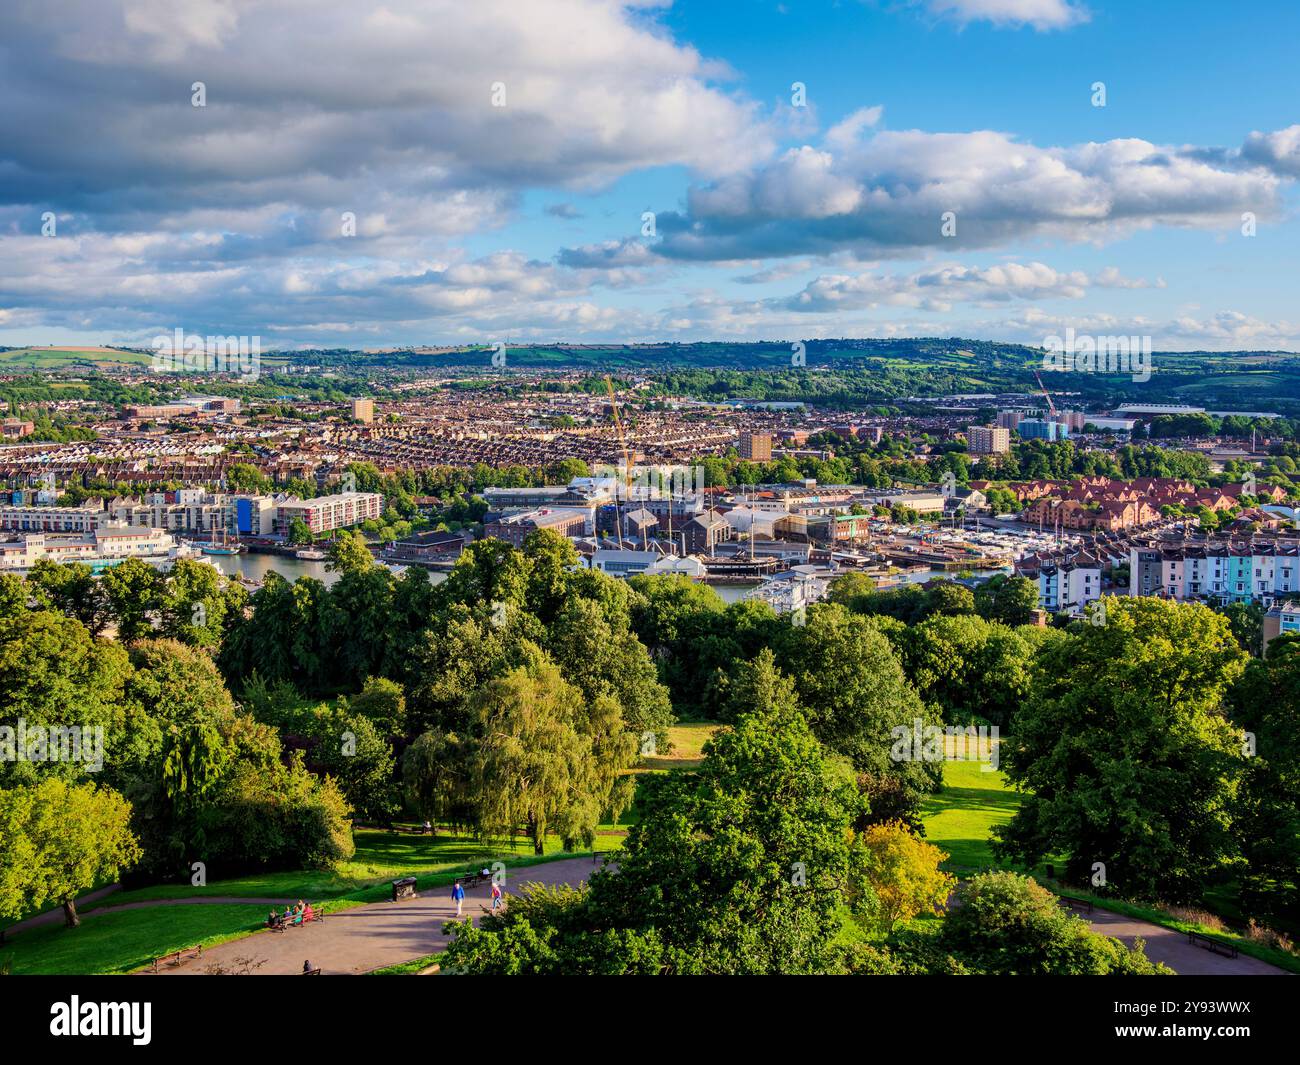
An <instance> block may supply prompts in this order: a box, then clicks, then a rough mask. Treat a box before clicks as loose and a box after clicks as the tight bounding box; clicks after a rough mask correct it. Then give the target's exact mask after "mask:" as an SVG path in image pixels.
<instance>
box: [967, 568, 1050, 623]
mask: <svg viewBox="0 0 1300 1065" xmlns="http://www.w3.org/2000/svg"><path fill="white" fill-rule="evenodd" d="M975 609H976V611H977V612H978V613H979V615H980V617H982V618H984V619H985V620H986V621H1001V622H1003V623H1004V624H1006V625H1026V624H1028V623H1029V620H1030V618H1031V617H1032V616H1033V612H1034V611H1035V610H1037V609H1038V586H1037V585H1035V584H1034V582H1033V581H1031V580H1030V579H1029V578H1028V577H1008V576H1006V574H1003V573H999V574H997V575H995V576H993V577H990V578H989V579H988V580H987V581H985V582H984V583H983V584H981V585H980V586H979V587H978V588H976V589H975Z"/></svg>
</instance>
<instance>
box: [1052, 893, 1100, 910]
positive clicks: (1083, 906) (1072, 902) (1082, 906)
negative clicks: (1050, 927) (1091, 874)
mask: <svg viewBox="0 0 1300 1065" xmlns="http://www.w3.org/2000/svg"><path fill="white" fill-rule="evenodd" d="M1060 900H1061V901H1062V902H1063V903H1065V905H1067V906H1070V907H1072V908H1074V909H1076V910H1083V911H1084V913H1092V911H1093V905H1092V902H1091V901H1090V900H1088V899H1072V898H1070V897H1069V896H1067V895H1061V896H1060Z"/></svg>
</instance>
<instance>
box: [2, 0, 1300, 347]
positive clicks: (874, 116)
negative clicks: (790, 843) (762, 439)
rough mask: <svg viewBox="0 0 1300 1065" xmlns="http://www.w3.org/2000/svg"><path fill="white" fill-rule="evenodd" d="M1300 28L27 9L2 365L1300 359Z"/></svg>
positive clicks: (936, 2) (1109, 19) (574, 10)
mask: <svg viewBox="0 0 1300 1065" xmlns="http://www.w3.org/2000/svg"><path fill="white" fill-rule="evenodd" d="M1298 8H1300V5H1294V4H1292V3H1287V2H1283V0H1265V2H1258V0H1257V2H1251V0H1245V2H1242V3H1237V4H1234V5H1224V4H1217V3H1208V2H1184V3H1174V2H1167V0H1143V2H1142V3H1132V2H1128V3H1120V2H1106V0H841V2H830V0H804V2H799V0H787V2H786V3H772V2H769V0H753V2H748V0H745V2H727V0H677V2H676V3H673V4H671V5H667V4H661V3H639V4H623V3H614V2H607V0H532V2H530V3H529V4H527V5H521V4H518V3H515V2H512V0H483V2H480V3H476V4H474V5H472V7H466V5H463V4H456V3H453V2H451V0H392V2H390V3H388V4H386V5H384V6H382V7H380V8H376V9H374V10H372V11H371V12H370V13H369V14H366V15H358V14H357V12H356V10H355V8H354V7H353V6H351V5H349V4H346V3H342V2H325V0H312V2H304V3H300V4H285V3H278V4H273V3H269V2H264V0H168V2H164V0H102V2H99V3H89V2H86V0H42V2H41V3H37V2H35V0H18V2H16V3H14V4H11V5H8V6H7V7H6V8H5V10H4V12H3V13H2V14H0V100H3V101H4V103H2V104H0V343H3V344H25V343H72V342H87V343H89V342H97V343H148V341H149V339H150V338H151V337H153V336H155V335H157V334H160V333H168V334H170V333H171V332H172V331H173V330H174V329H175V328H178V327H179V328H183V329H185V330H187V331H191V332H200V333H221V334H232V333H235V334H249V335H258V336H260V337H261V338H262V343H263V346H264V347H276V346H318V345H319V346H349V347H384V346H390V345H399V344H400V345H405V344H441V343H468V342H495V341H497V340H510V341H525V340H537V341H549V340H570V341H578V342H592V341H598V340H619V341H637V340H657V339H675V340H692V339H714V338H717V339H783V340H797V339H802V338H812V337H821V336H917V335H929V336H933V335H942V336H950V335H962V336H975V337H980V338H985V339H1003V340H1014V341H1021V342H1028V343H1041V342H1042V340H1043V338H1044V337H1046V336H1047V335H1050V334H1053V333H1060V332H1062V331H1063V330H1064V329H1065V328H1066V327H1073V328H1075V329H1076V331H1077V332H1082V333H1088V332H1092V333H1116V332H1123V333H1130V334H1143V335H1150V336H1151V337H1152V338H1153V343H1154V346H1155V347H1157V348H1160V349H1192V348H1202V347H1204V348H1212V349H1227V350H1231V349H1238V348H1251V349H1255V348H1266V349H1272V348H1285V349H1295V350H1300V310H1297V309H1296V308H1295V306H1294V298H1293V295H1292V294H1293V292H1294V289H1295V278H1296V276H1297V274H1296V269H1295V268H1296V265H1297V263H1296V259H1297V252H1296V249H1297V247H1300V241H1298V240H1297V238H1298V237H1300V228H1298V227H1297V223H1296V221H1295V218H1294V214H1295V204H1296V189H1295V186H1296V183H1297V180H1300V124H1298V123H1300V114H1297V111H1298V110H1300V107H1297V101H1300V93H1298V92H1297V88H1298V87H1300V85H1298V81H1300V78H1298V77H1297V74H1296V70H1295V64H1294V60H1293V59H1292V57H1291V56H1290V54H1288V53H1290V52H1292V51H1294V42H1295V40H1296V39H1297V31H1300V10H1298ZM196 82H202V84H203V93H204V95H203V106H201V107H196V106H193V104H194V102H195V100H194V97H193V93H192V91H191V89H192V86H193V85H194V84H195V83H196ZM794 82H800V83H802V84H803V85H804V86H805V87H806V99H805V100H804V101H803V103H804V106H792V95H791V86H792V83H794ZM1095 82H1102V83H1104V85H1105V97H1106V101H1105V106H1104V107H1098V106H1094V104H1093V96H1094V91H1093V88H1092V86H1093V84H1094V83H1095ZM497 86H499V87H500V90H501V91H500V93H497V92H496V87H497ZM647 211H649V212H653V214H654V221H655V225H654V231H653V233H652V234H649V235H647V234H646V233H643V221H642V219H643V212H647ZM946 212H952V225H953V226H955V232H953V233H947V232H945V231H944V228H943V223H942V218H943V217H944V216H945V213H946ZM1247 213H1249V214H1251V215H1253V216H1254V218H1255V226H1254V235H1252V236H1247V235H1244V233H1243V216H1244V215H1246V214H1247ZM51 215H52V216H53V220H54V225H53V232H52V233H50V232H49V230H50V228H51V227H50V224H49V219H50V216H51ZM349 215H350V216H352V217H354V218H355V226H354V232H351V233H348V232H346V230H347V223H346V218H347V217H349ZM43 226H44V228H45V230H46V232H45V233H44V234H43V233H42V228H43ZM950 228H951V226H950Z"/></svg>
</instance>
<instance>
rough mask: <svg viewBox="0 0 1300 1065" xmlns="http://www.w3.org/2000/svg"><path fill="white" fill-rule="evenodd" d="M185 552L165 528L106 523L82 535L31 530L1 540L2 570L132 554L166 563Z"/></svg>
mask: <svg viewBox="0 0 1300 1065" xmlns="http://www.w3.org/2000/svg"><path fill="white" fill-rule="evenodd" d="M185 554H186V552H183V551H181V550H180V549H179V548H178V547H177V545H176V541H175V540H174V539H173V538H172V537H171V536H170V535H168V534H167V533H165V532H163V531H162V530H161V529H142V528H131V527H128V526H115V525H105V526H103V527H101V528H99V529H96V530H95V531H94V532H90V533H84V534H82V535H80V536H53V535H46V534H45V533H31V534H29V535H27V536H24V537H22V538H21V539H18V540H12V541H6V542H3V543H0V572H9V573H12V572H25V571H27V570H30V569H31V568H32V566H34V565H35V564H36V563H37V562H39V561H40V560H42V559H48V560H49V561H51V562H85V563H88V564H89V565H91V566H92V567H94V568H95V569H101V568H103V567H105V566H112V565H116V564H117V563H118V562H121V561H122V560H123V559H128V558H140V559H143V560H144V561H146V562H148V563H150V564H151V565H162V564H164V563H170V562H173V561H175V559H176V558H178V557H184V556H185Z"/></svg>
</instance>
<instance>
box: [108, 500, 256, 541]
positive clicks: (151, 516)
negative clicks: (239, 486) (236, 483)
mask: <svg viewBox="0 0 1300 1065" xmlns="http://www.w3.org/2000/svg"><path fill="white" fill-rule="evenodd" d="M277 508H278V504H277V500H276V499H275V497H273V496H251V495H227V494H224V493H216V494H212V493H208V492H204V491H203V490H202V489H181V490H180V491H175V492H153V493H150V494H149V495H147V496H145V497H144V498H143V499H115V500H113V501H112V502H111V503H110V504H109V507H108V512H109V515H110V516H111V518H112V520H113V521H115V522H121V523H123V524H127V525H140V526H147V527H149V528H153V529H167V530H169V531H171V532H174V533H184V534H186V535H205V534H210V533H219V532H220V533H229V534H231V535H232V536H270V535H271V533H272V531H273V527H274V524H275V517H276V514H277V512H278V511H277Z"/></svg>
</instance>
